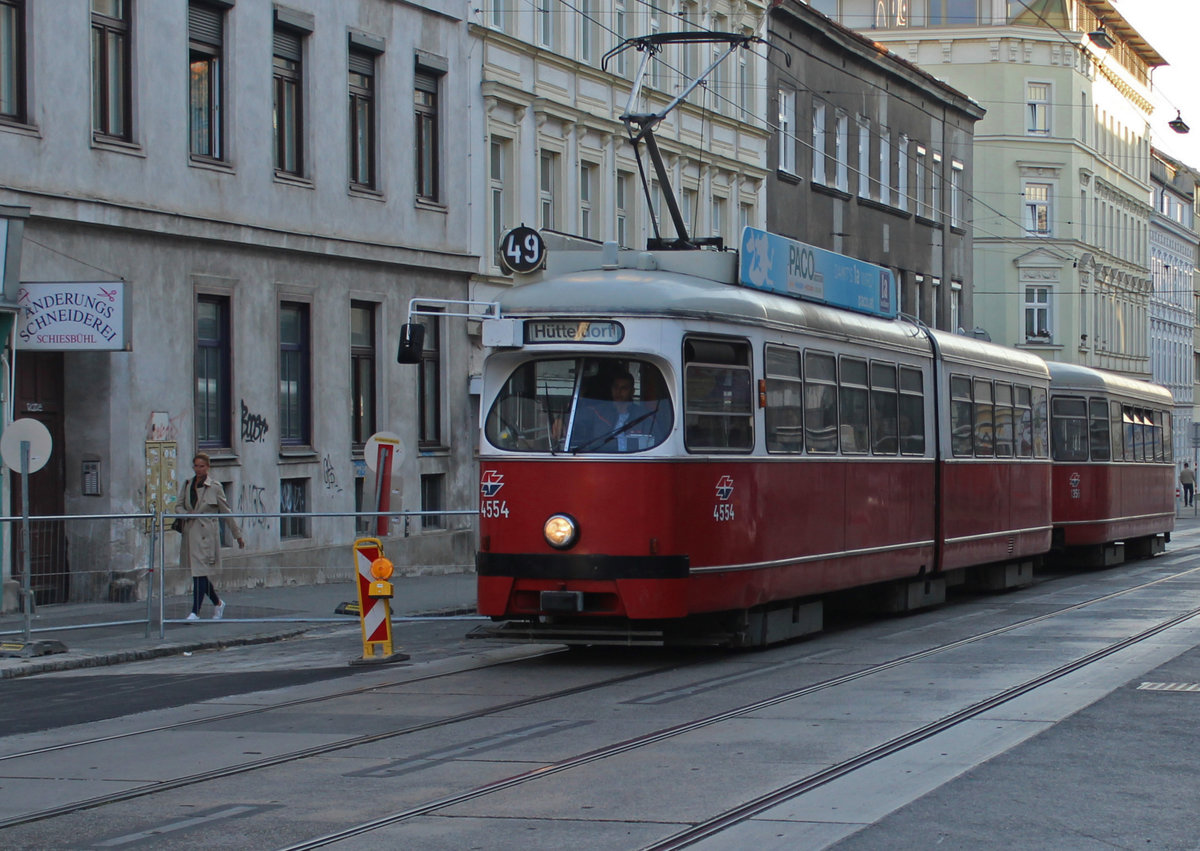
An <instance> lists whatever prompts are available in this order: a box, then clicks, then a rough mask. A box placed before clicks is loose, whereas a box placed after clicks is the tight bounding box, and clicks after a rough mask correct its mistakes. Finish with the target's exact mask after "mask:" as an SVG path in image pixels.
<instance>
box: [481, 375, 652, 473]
mask: <svg viewBox="0 0 1200 851" xmlns="http://www.w3.org/2000/svg"><path fill="white" fill-rule="evenodd" d="M673 422H674V409H673V408H672V405H671V397H670V395H669V394H668V393H667V383H666V382H665V381H664V380H663V376H662V372H661V371H660V370H659V368H658V367H657V366H655V365H654V364H652V363H649V362H647V361H641V360H618V359H616V358H593V357H588V358H563V359H560V360H538V361H530V362H529V363H524V364H521V366H519V367H517V369H516V370H514V371H513V373H512V375H510V376H509V377H508V380H507V381H505V382H504V386H503V387H502V388H501V389H500V394H499V395H498V396H497V397H496V401H495V403H494V404H493V405H492V409H491V411H489V412H488V416H487V420H486V422H485V423H484V435H485V437H486V438H487V441H488V443H490V444H491V445H492V446H495V447H496V448H497V449H507V450H511V451H518V452H551V453H557V452H570V453H573V454H582V453H592V452H606V453H611V452H618V453H626V452H641V451H643V450H646V449H652V448H653V447H655V446H658V445H659V444H660V443H662V442H663V441H664V440H666V439H667V435H669V434H670V433H671V426H672V423H673Z"/></svg>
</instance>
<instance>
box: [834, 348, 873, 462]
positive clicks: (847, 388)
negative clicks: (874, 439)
mask: <svg viewBox="0 0 1200 851" xmlns="http://www.w3.org/2000/svg"><path fill="white" fill-rule="evenodd" d="M839 379H840V380H839V381H838V408H839V419H838V425H839V428H838V432H839V434H840V435H841V443H842V452H843V454H847V455H861V454H863V453H865V452H867V451H868V450H869V446H868V445H867V434H868V424H869V417H868V415H867V362H866V361H865V360H859V359H858V358H845V357H844V358H842V362H841V374H840V376H839Z"/></svg>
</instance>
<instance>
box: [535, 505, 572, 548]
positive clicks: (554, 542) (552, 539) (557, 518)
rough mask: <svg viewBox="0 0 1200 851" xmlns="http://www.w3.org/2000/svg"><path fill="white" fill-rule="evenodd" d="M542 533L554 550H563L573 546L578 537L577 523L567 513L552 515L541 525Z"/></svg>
mask: <svg viewBox="0 0 1200 851" xmlns="http://www.w3.org/2000/svg"><path fill="white" fill-rule="evenodd" d="M542 534H543V535H545V536H546V543H547V544H549V545H550V546H552V547H554V548H555V549H556V550H565V549H567V548H568V547H573V546H575V541H576V540H577V539H578V538H579V524H578V523H576V522H575V518H574V517H572V516H571V515H569V514H555V515H552V516H551V517H550V518H549V519H548V520H547V521H546V522H545V524H544V525H543V526H542Z"/></svg>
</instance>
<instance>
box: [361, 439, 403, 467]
mask: <svg viewBox="0 0 1200 851" xmlns="http://www.w3.org/2000/svg"><path fill="white" fill-rule="evenodd" d="M381 443H387V444H390V445H392V446H393V447H395V449H394V450H393V452H392V476H393V477H395V476H396V475H397V473H398V471H399V469H400V459H402V458H403V457H404V441H402V440H401V439H400V435H398V434H396V433H395V432H392V431H377V432H375V433H374V434H373V435H371V436H370V438H368V439H367V445H366V446H365V447H364V448H363V460H364V461H366V462H367V467H369V468H370V470H371V472H372V473H375V472H378V471H377V470H376V469H375V466H376V465H377V464H378V463H379V444H381Z"/></svg>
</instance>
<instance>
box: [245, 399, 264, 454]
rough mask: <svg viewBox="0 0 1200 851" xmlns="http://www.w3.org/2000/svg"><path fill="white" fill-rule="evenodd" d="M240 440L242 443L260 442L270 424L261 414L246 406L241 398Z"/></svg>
mask: <svg viewBox="0 0 1200 851" xmlns="http://www.w3.org/2000/svg"><path fill="white" fill-rule="evenodd" d="M241 401H242V442H243V443H261V442H262V441H263V440H264V438H265V437H266V434H267V432H268V431H269V430H270V426H268V425H267V418H266V417H264V416H263V415H262V414H255V413H253V412H251V410H250V409H249V408H247V407H246V400H245V399H242V400H241Z"/></svg>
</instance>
